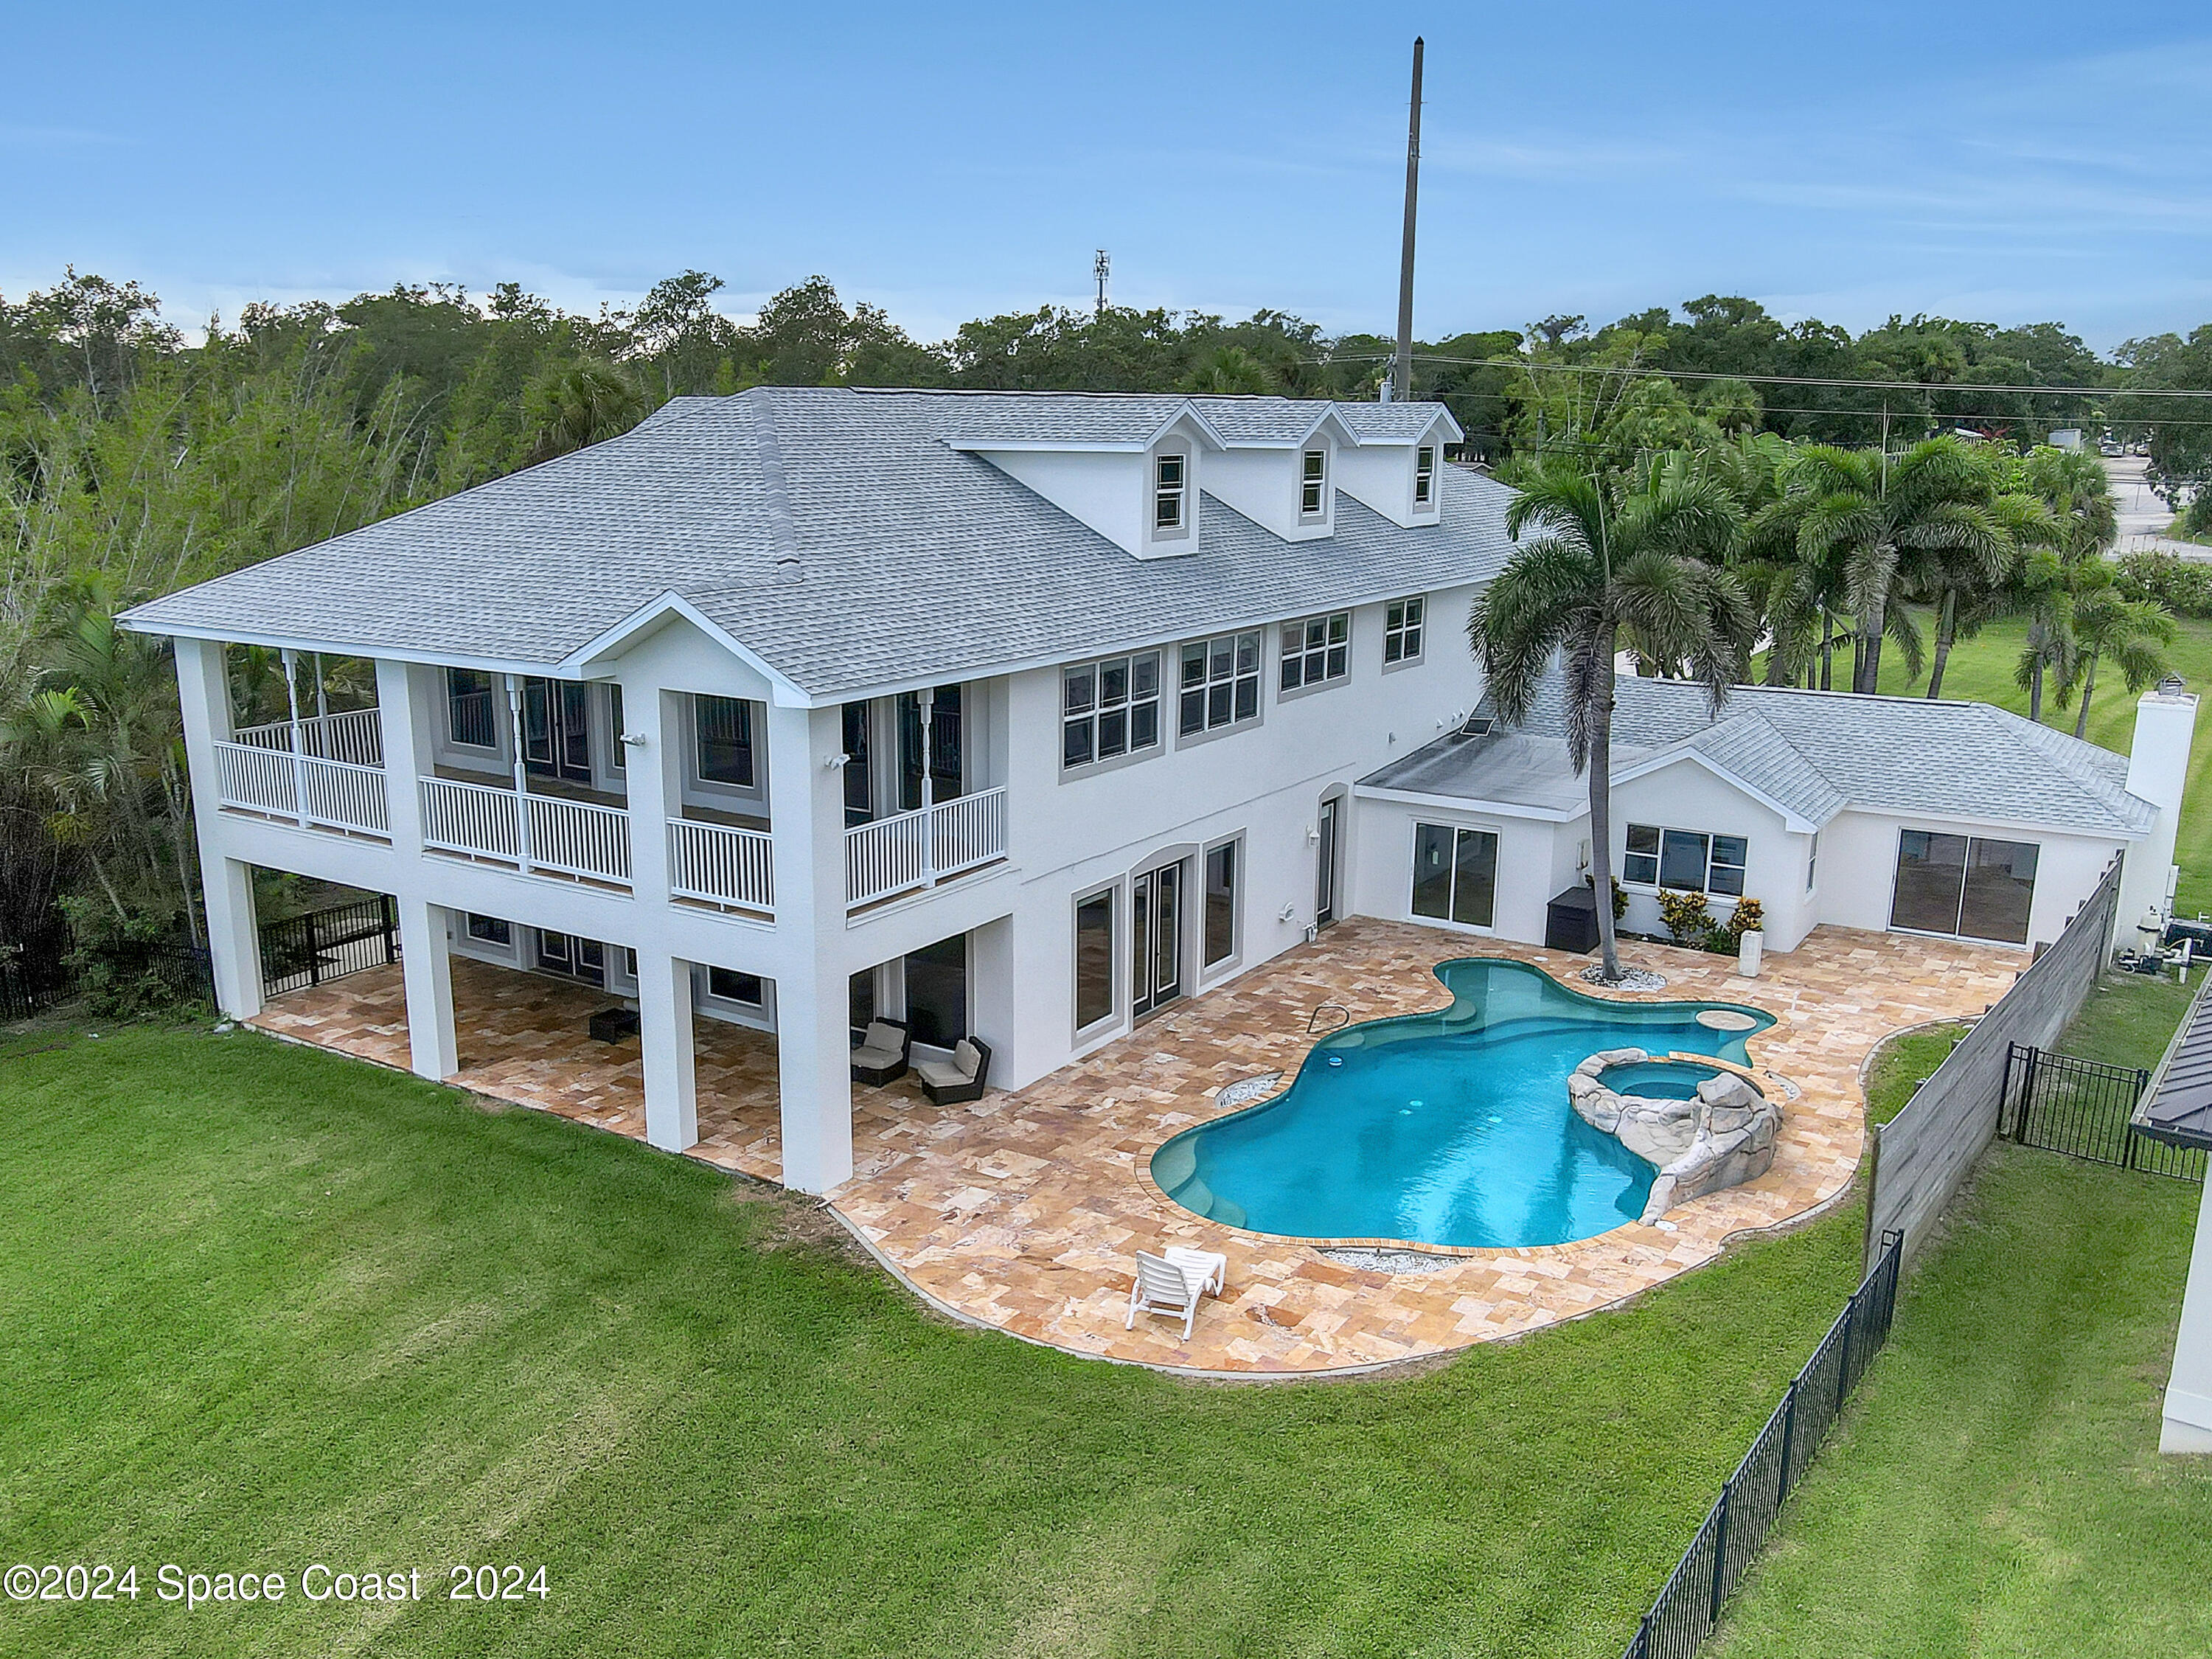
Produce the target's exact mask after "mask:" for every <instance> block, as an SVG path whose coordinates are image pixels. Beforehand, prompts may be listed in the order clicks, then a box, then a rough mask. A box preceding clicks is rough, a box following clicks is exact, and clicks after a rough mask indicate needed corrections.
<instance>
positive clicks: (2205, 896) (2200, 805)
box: [1838, 618, 2212, 915]
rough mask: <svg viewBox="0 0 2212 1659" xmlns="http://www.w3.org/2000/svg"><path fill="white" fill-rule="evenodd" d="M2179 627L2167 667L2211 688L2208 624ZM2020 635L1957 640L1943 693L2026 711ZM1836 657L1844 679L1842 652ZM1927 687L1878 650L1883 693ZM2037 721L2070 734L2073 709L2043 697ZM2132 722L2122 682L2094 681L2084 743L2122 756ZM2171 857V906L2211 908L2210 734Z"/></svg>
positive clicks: (2201, 746) (2018, 626) (2007, 631)
mask: <svg viewBox="0 0 2212 1659" xmlns="http://www.w3.org/2000/svg"><path fill="white" fill-rule="evenodd" d="M2179 629H2180V634H2179V638H2178V639H2177V640H2176V641H2175V642H2174V646H2173V649H2172V652H2171V653H2169V654H2170V657H2171V660H2172V665H2173V669H2174V671H2175V672H2177V673H2179V674H2180V675H2181V676H2182V677H2183V678H2185V679H2186V680H2187V681H2188V682H2189V684H2190V685H2191V687H2192V688H2194V689H2195V690H2198V691H2200V692H2201V691H2203V690H2207V689H2208V688H2212V623H2203V622H2192V621H2190V620H2188V619H2186V618H2185V619H2183V620H2182V621H2181V622H2180V623H2179ZM2025 635H2026V627H2025V624H2024V623H2019V622H2002V623H1991V624H1990V626H1989V627H1988V628H1986V629H1984V630H1983V631H1982V632H1981V634H1980V635H1978V636H1977V637H1975V638H1973V639H1971V640H1968V641H1964V642H1963V643H1961V644H1960V645H1959V646H1958V647H1956V648H1955V649H1954V650H1953V652H1952V653H1951V660H1950V663H1949V665H1948V666H1947V667H1946V668H1945V669H1944V671H1943V695H1944V696H1947V697H1957V698H1960V699H1967V700H1972V701H1974V702H1992V703H1995V704H1996V705H1997V706H1998V707H1999V708H2009V709H2012V710H2013V711H2014V712H2015V713H2016V714H2027V693H2026V692H2025V691H2023V690H2021V689H2020V688H2019V686H2017V685H2016V684H2014V683H2013V671H2014V667H2015V664H2016V663H2017V662H2018V661H2019V659H2020V650H2021V643H2022V641H2023V640H2024V638H2025ZM1838 661H1839V664H1840V665H1841V671H1842V673H1843V675H1844V677H1845V678H1846V679H1848V678H1849V675H1850V657H1849V655H1848V653H1846V654H1844V656H1843V657H1841V658H1839V659H1838ZM1927 685H1928V677H1927V675H1926V674H1925V673H1924V672H1923V673H1922V674H1921V675H1920V676H1919V677H1918V678H1917V679H1915V678H1910V677H1908V676H1907V675H1906V674H1905V665H1904V663H1903V661H1902V660H1901V659H1899V656H1898V654H1897V652H1896V649H1895V647H1890V648H1888V649H1887V650H1885V651H1884V652H1883V653H1882V673H1881V689H1882V690H1885V691H1889V692H1896V693H1909V692H1914V691H1922V690H1926V689H1927ZM2043 718H2044V721H2045V724H2046V725H2050V726H2057V728H2059V729H2060V730H2062V731H2065V732H2071V731H2073V729H2074V714H2073V713H2072V712H2070V711H2061V710H2059V709H2057V708H2054V707H2052V706H2051V702H2050V700H2049V699H2048V698H2047V697H2046V699H2045V704H2044V710H2043ZM2135 726H2136V700H2135V698H2134V697H2133V696H2130V694H2129V691H2128V688H2127V686H2126V685H2125V684H2122V683H2119V682H2116V681H2111V680H2109V679H2100V683H2099V685H2098V690H2097V692H2096V695H2095V696H2093V698H2091V700H2090V703H2089V730H2088V737H2089V740H2090V741H2091V742H2093V743H2097V744H2103V745H2104V746H2105V747H2106V748H2107V749H2111V750H2118V752H2119V753H2121V754H2125V753H2126V752H2127V748H2128V742H2129V739H2130V738H2131V737H2132V736H2133V735H2134V733H2135ZM2173 860H2174V862H2175V863H2177V864H2179V866H2181V888H2180V891H2179V896H2178V903H2177V907H2176V908H2178V909H2179V911H2180V912H2181V914H2183V915H2195V914H2197V912H2198V911H2199V910H2212V732H2206V731H2202V730H2200V731H2199V732H2198V733H2197V747H2196V749H2195V750H2194V751H2193V752H2192V753H2191V756H2190V764H2189V791H2188V793H2187V795H2186V796H2185V798H2184V799H2183V802H2182V814H2181V835H2180V839H2179V842H2178V844H2177V845H2176V846H2175V848H2174V853H2173Z"/></svg>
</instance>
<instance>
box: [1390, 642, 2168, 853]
mask: <svg viewBox="0 0 2212 1659" xmlns="http://www.w3.org/2000/svg"><path fill="white" fill-rule="evenodd" d="M1614 702H1615V708H1614V713H1613V774H1614V775H1615V776H1616V777H1619V776H1620V775H1623V774H1625V773H1632V772H1636V771H1638V770H1641V769H1644V768H1645V767H1647V766H1649V765H1651V764H1654V763H1663V762H1664V761H1666V760H1668V759H1670V758H1673V757H1676V756H1681V755H1696V756H1699V757H1702V758H1703V759H1705V760H1706V761H1707V762H1709V763H1711V764H1712V765H1713V766H1715V767H1716V768H1717V769H1719V770H1721V771H1723V772H1725V773H1727V774H1728V775H1730V776H1731V777H1734V778H1736V779H1738V780H1740V781H1741V782H1742V783H1744V784H1745V785H1747V787H1750V788H1752V789H1753V790H1755V791H1756V792H1758V793H1759V794H1762V795H1764V796H1765V797H1766V798H1767V799H1771V800H1773V801H1775V802H1777V803H1778V804H1779V805H1782V806H1784V807H1786V808H1788V809H1789V810H1790V811H1792V812H1795V813H1796V814H1797V815H1798V816H1799V817H1802V818H1805V819H1808V820H1809V821H1810V822H1812V823H1815V824H1820V823H1826V822H1827V821H1828V820H1829V819H1830V818H1832V817H1835V816H1836V814H1837V813H1838V812H1840V811H1844V810H1845V809H1846V808H1850V807H1856V808H1859V809H1861V810H1864V811H1888V812H1897V813H1899V814H1905V815H1913V816H1924V817H1936V818H1957V819H1965V820H1969V821H1976V820H1978V821H1984V822H1995V823H2024V824H2035V825H2041V826H2046V827H2049V828H2051V829H2079V830H2083V831H2087V832H2089V833H2093V834H2098V835H2114V836H2131V835H2136V834H2139V833H2141V832H2142V830H2144V829H2148V827H2149V824H2150V820H2151V817H2152V812H2153V809H2152V807H2151V805H2150V803H2148V801H2145V800H2142V799H2139V798H2138V797H2136V796H2134V795H2130V793H2128V792H2127V787H2126V786H2127V771H2128V763H2127V759H2126V757H2124V756H2121V755H2116V754H2113V753H2112V751H2111V750H2106V749H2100V748H2098V747H2097V746H2096V745H2095V744H2089V743H2083V742H2081V741H2080V740H2079V739H2077V738H2071V737H2069V736H2068V735H2067V734H2066V733H2064V732H2055V731H2053V730H2051V728H2050V727H2049V726H2038V725H2036V724H2035V723H2033V721H2030V720H2023V719H2021V717H2020V716H2019V715H2017V714H2008V713H2006V712H2005V711H2004V710H2002V709H2001V708H1991V707H1990V706H1989V705H1988V704H1987V703H1978V702H1929V701H1927V700H1926V699H1925V698H1920V697H1871V696H1854V695H1852V694H1850V693H1848V692H1832V691H1804V690H1795V689H1790V688H1784V687H1776V686H1753V685H1741V686H1737V687H1735V689H1734V690H1731V691H1730V692H1729V696H1728V700H1727V701H1726V702H1723V704H1722V705H1721V708H1720V712H1719V714H1718V715H1717V716H1716V715H1715V714H1714V713H1713V710H1712V707H1711V702H1710V701H1709V700H1708V698H1707V696H1706V694H1705V690H1704V689H1703V688H1702V687H1699V686H1697V685H1694V684H1686V683H1685V682H1682V681H1679V680H1653V679H1643V678H1634V677H1624V678H1622V679H1621V680H1620V683H1619V686H1618V690H1617V692H1616V696H1615V699H1614ZM1565 716H1566V708H1565V699H1564V696H1563V695H1562V690H1561V685H1560V682H1559V678H1558V676H1557V675H1556V674H1554V675H1553V678H1551V679H1550V680H1549V681H1548V682H1547V684H1546V685H1545V687H1544V689H1543V690H1542V691H1541V693H1540V694H1539V696H1538V697H1537V699H1536V702H1535V704H1534V707H1533V708H1530V710H1529V713H1528V720H1526V721H1525V722H1524V723H1523V725H1522V727H1521V729H1520V731H1519V732H1516V733H1514V734H1512V735H1513V736H1514V737H1516V738H1518V739H1520V741H1519V742H1517V743H1516V744H1505V743H1504V742H1501V740H1500V738H1499V737H1493V738H1477V739H1473V740H1469V741H1465V742H1460V743H1454V742H1452V741H1451V740H1450V739H1449V738H1447V739H1444V740H1442V741H1440V742H1437V743H1433V744H1429V745H1427V746H1426V747H1425V748H1423V749H1420V750H1416V751H1415V752H1414V753H1413V754H1411V755H1408V756H1407V757H1404V758H1403V759H1402V760H1399V761H1396V762H1394V763H1391V764H1390V765H1389V766H1387V767H1384V768H1383V769H1382V770H1381V771H1378V772H1376V773H1375V774H1374V775H1372V776H1370V777H1369V778H1368V779H1366V780H1365V781H1366V782H1367V783H1368V784H1370V786H1373V787H1379V788H1389V789H1402V790H1410V791H1413V792H1415V793H1425V794H1442V795H1454V796H1460V797H1462V798H1465V799H1470V800H1496V801H1498V802H1499V803H1500V804H1501V805H1521V806H1526V807H1531V808H1538V809H1541V810H1546V811H1559V810H1572V808H1573V805H1574V804H1575V799H1576V798H1575V797H1573V796H1571V795H1570V794H1569V793H1567V789H1566V784H1565V781H1566V780H1568V779H1571V777H1572V775H1573V774H1572V769H1571V768H1570V767H1569V766H1568V764H1567V759H1566V741H1565V732H1566V718H1565ZM1503 735H1504V734H1501V737H1502V736H1503ZM1493 750H1494V751H1495V758H1492V752H1493ZM1539 757H1541V762H1542V763H1541V765H1540V764H1539V763H1538V761H1539ZM1500 792H1506V793H1500Z"/></svg>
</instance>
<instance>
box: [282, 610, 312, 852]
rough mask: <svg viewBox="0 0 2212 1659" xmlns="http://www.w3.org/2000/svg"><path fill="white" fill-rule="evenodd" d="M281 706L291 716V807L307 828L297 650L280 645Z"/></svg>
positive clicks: (304, 751)
mask: <svg viewBox="0 0 2212 1659" xmlns="http://www.w3.org/2000/svg"><path fill="white" fill-rule="evenodd" d="M283 660H284V706H285V708H288V709H289V711H290V712H291V719H292V810H293V812H294V814H295V816H296V817H298V818H299V820H300V828H301V829H306V828H307V734H306V733H305V732H302V731H301V729H300V653H298V652H296V651H295V650H293V649H292V648H291V647H289V646H287V647H284V651H283Z"/></svg>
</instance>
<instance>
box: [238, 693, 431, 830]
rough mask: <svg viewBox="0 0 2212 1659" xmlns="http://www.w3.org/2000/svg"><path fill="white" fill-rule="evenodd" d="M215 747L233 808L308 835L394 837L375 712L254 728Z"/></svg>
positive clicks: (318, 716)
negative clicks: (317, 832)
mask: <svg viewBox="0 0 2212 1659" xmlns="http://www.w3.org/2000/svg"><path fill="white" fill-rule="evenodd" d="M214 747H215V756H216V789H217V791H218V792H219V794H220V797H221V799H222V804H223V805H224V806H225V807H226V808H228V809H230V810H232V811H240V812H250V813H253V814H255V815H257V816H258V817H270V818H276V819H281V820H283V821H285V822H287V823H296V824H298V825H299V826H300V827H301V829H325V830H335V831H337V832H338V833H340V834H342V835H352V836H369V837H371V838H373V839H375V840H379V841H389V840H390V839H391V838H392V802H391V798H390V796H389V794H388V793H387V791H386V785H385V777H384V737H383V732H382V731H381V730H380V726H379V725H378V715H377V712H376V710H375V709H374V708H352V709H347V710H344V711H343V712H341V713H337V714H314V715H310V716H307V718H304V719H298V718H295V719H292V720H272V721H270V722H268V723H267V724H265V725H262V726H246V727H245V728H244V729H243V730H241V731H239V732H235V733H234V734H233V735H232V737H231V738H230V739H229V740H228V741H227V742H218V743H216V744H215V746H214Z"/></svg>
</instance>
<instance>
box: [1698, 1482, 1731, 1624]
mask: <svg viewBox="0 0 2212 1659" xmlns="http://www.w3.org/2000/svg"><path fill="white" fill-rule="evenodd" d="M1734 1496H1735V1480H1734V1478H1733V1477H1731V1478H1730V1479H1729V1481H1728V1482H1727V1484H1726V1485H1724V1486H1722V1487H1721V1501H1720V1502H1719V1503H1718V1504H1716V1505H1715V1506H1714V1513H1715V1515H1716V1516H1717V1519H1716V1520H1715V1521H1714V1522H1713V1606H1712V1613H1711V1617H1710V1618H1708V1619H1707V1620H1706V1621H1705V1626H1706V1628H1707V1629H1709V1630H1710V1629H1711V1627H1712V1626H1715V1625H1717V1624H1719V1623H1720V1621H1721V1603H1722V1602H1723V1601H1726V1600H1727V1599H1728V1527H1729V1498H1732V1497H1734Z"/></svg>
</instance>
